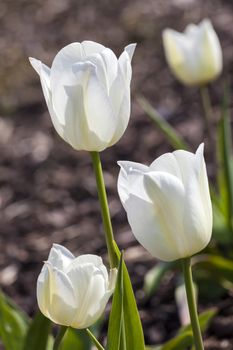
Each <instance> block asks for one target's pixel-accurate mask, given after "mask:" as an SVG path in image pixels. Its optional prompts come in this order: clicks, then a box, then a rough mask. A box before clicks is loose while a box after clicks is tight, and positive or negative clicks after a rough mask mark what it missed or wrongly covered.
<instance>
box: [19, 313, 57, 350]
mask: <svg viewBox="0 0 233 350" xmlns="http://www.w3.org/2000/svg"><path fill="white" fill-rule="evenodd" d="M51 328H52V323H51V321H50V320H49V319H47V318H46V317H45V316H44V315H43V314H42V313H41V312H40V311H38V312H37V314H36V315H35V317H34V319H33V320H32V322H31V324H30V327H29V329H28V332H27V335H26V338H25V342H24V346H23V350H31V349H33V350H50V349H52V344H53V338H52V337H51V336H50V332H51Z"/></svg>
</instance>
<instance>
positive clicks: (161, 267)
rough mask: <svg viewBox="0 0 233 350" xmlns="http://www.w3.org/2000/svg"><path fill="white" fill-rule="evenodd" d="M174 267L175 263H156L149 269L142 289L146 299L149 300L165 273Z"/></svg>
mask: <svg viewBox="0 0 233 350" xmlns="http://www.w3.org/2000/svg"><path fill="white" fill-rule="evenodd" d="M176 265H177V262H176V261H172V262H158V263H157V264H156V265H155V266H154V267H153V268H152V269H150V270H149V271H148V272H147V273H146V275H145V279H144V287H143V289H144V292H145V296H146V298H149V297H150V296H151V295H153V294H154V292H155V291H156V289H157V288H158V287H159V285H160V283H161V281H162V279H163V278H164V276H165V275H166V273H167V272H168V271H171V270H172V269H174V268H175V267H176Z"/></svg>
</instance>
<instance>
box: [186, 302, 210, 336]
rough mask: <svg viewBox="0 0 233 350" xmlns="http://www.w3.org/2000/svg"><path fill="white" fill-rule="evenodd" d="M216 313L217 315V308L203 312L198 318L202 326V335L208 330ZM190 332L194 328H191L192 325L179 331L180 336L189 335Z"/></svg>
mask: <svg viewBox="0 0 233 350" xmlns="http://www.w3.org/2000/svg"><path fill="white" fill-rule="evenodd" d="M216 313H217V309H216V308H212V309H209V310H206V311H204V312H202V313H201V314H200V315H199V316H198V318H199V324H200V328H201V331H202V333H204V332H205V331H206V330H207V328H208V327H209V324H210V322H211V320H212V319H213V317H214V316H215V315H216ZM189 331H192V328H191V325H190V324H189V325H187V326H184V327H181V329H180V330H179V334H184V333H187V332H189Z"/></svg>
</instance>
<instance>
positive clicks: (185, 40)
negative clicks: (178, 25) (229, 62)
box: [163, 19, 223, 85]
mask: <svg viewBox="0 0 233 350" xmlns="http://www.w3.org/2000/svg"><path fill="white" fill-rule="evenodd" d="M163 44H164V49H165V56H166V59H167V62H168V64H169V66H170V69H171V71H172V72H173V74H174V75H175V76H176V78H177V79H178V80H180V81H181V82H182V83H184V84H186V85H203V84H206V83H208V82H210V81H212V80H214V79H215V78H216V77H217V76H218V75H219V74H220V73H221V71H222V65H223V63H222V50H221V46H220V42H219V39H218V37H217V34H216V32H215V31H214V28H213V26H212V24H211V22H210V21H209V20H208V19H205V20H203V21H202V22H201V23H200V24H199V25H194V24H190V25H188V26H187V28H186V29H185V31H184V33H179V32H176V31H175V30H172V29H165V30H164V31H163Z"/></svg>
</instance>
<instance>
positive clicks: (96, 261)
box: [66, 254, 108, 283]
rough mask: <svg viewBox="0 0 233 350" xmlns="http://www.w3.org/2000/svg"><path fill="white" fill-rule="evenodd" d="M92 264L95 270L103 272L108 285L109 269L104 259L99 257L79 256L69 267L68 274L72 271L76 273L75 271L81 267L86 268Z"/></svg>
mask: <svg viewBox="0 0 233 350" xmlns="http://www.w3.org/2000/svg"><path fill="white" fill-rule="evenodd" d="M90 264H91V265H92V266H95V268H98V269H99V270H100V271H101V272H102V274H103V276H104V278H105V280H106V283H108V272H107V269H106V267H105V265H104V264H103V260H102V258H101V257H100V256H98V255H93V254H85V255H80V256H78V257H77V258H75V259H74V260H73V261H72V262H71V263H70V265H68V266H67V268H66V273H67V274H68V273H69V272H70V271H71V270H72V271H75V269H77V268H79V267H81V268H84V267H85V266H86V265H90Z"/></svg>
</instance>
